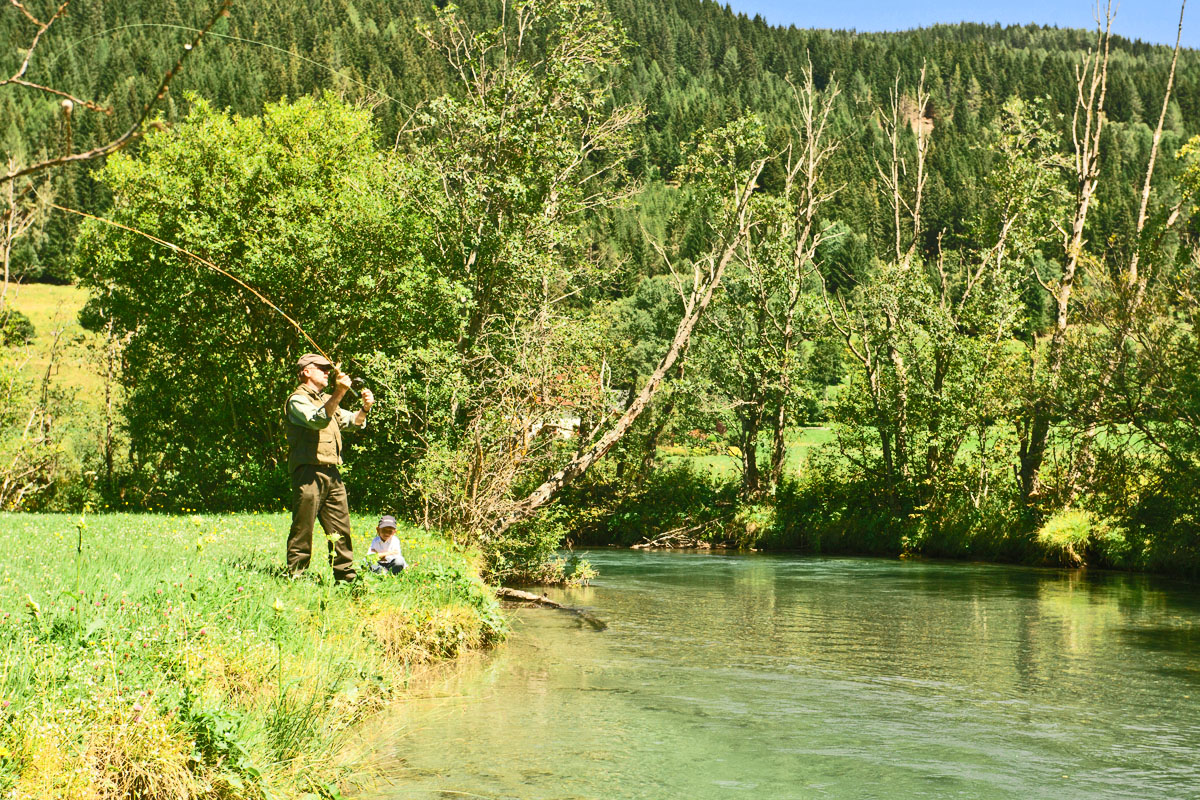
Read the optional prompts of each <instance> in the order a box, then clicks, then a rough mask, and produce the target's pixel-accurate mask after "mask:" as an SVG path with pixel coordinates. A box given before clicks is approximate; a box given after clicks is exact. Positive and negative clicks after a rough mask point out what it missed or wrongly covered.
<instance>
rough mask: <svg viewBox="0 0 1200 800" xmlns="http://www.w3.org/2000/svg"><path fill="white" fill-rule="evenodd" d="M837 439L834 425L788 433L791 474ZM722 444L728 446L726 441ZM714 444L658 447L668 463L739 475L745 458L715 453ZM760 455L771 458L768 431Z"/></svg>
mask: <svg viewBox="0 0 1200 800" xmlns="http://www.w3.org/2000/svg"><path fill="white" fill-rule="evenodd" d="M833 439H834V433H833V430H832V429H830V428H796V429H794V430H790V431H789V433H788V437H787V456H786V457H785V458H784V469H785V471H786V472H787V474H788V475H789V476H791V477H795V476H796V475H797V474H798V473H799V471H800V470H801V469H802V468H803V467H804V464H805V463H806V462H807V460H808V454H809V453H810V452H811V451H812V450H813V448H816V447H819V446H820V445H823V444H828V443H829V442H832V441H833ZM721 447H723V448H725V449H727V447H726V446H725V445H721ZM711 449H712V448H711V446H701V447H686V446H683V445H663V446H662V447H660V448H659V449H658V455H659V458H660V459H662V461H663V462H664V463H665V464H667V465H668V466H674V465H677V464H686V465H687V466H689V467H690V468H691V469H692V470H693V471H695V472H697V473H700V474H702V475H707V476H709V477H713V478H719V479H722V480H730V479H733V478H736V477H737V476H738V475H739V474H740V470H741V462H740V460H739V458H738V457H737V456H734V455H732V454H730V453H728V452H726V453H713V452H711ZM758 451H759V452H758V458H759V461H760V462H762V463H767V462H769V461H770V459H771V444H770V442H769V441H767V437H766V436H765V435H764V437H763V441H762V442H761V443H760V444H759V446H758Z"/></svg>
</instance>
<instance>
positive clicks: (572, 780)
mask: <svg viewBox="0 0 1200 800" xmlns="http://www.w3.org/2000/svg"><path fill="white" fill-rule="evenodd" d="M588 558H589V559H590V560H592V561H593V563H594V564H596V565H597V566H598V567H599V568H600V571H601V577H600V579H599V580H598V581H597V582H596V585H595V586H593V587H590V588H586V589H580V590H574V591H562V592H557V593H552V595H553V596H555V597H557V598H559V599H562V600H563V601H564V602H568V603H573V604H577V605H581V606H585V607H587V608H589V609H591V610H592V611H593V613H594V614H595V615H596V616H597V617H600V618H602V619H604V620H605V621H607V622H608V624H609V627H608V629H607V630H605V631H603V632H598V631H596V630H593V629H592V628H591V627H590V626H588V625H586V624H583V623H581V622H580V620H578V619H577V618H576V617H573V616H571V615H569V614H566V613H563V612H560V611H553V610H540V609H530V610H521V611H517V612H515V617H516V622H515V626H516V631H515V634H514V635H513V636H512V638H511V640H510V641H509V642H508V643H507V644H505V645H504V646H503V647H502V648H500V649H499V650H498V651H497V652H495V653H493V654H491V655H489V656H487V657H486V658H482V659H480V660H479V661H478V662H477V663H475V664H474V665H472V666H468V667H467V668H465V669H462V670H459V671H458V672H457V673H456V674H455V675H454V676H452V677H450V678H448V679H446V680H445V681H441V682H436V683H432V684H430V686H429V687H427V688H426V689H425V690H424V691H423V692H422V694H423V696H422V697H420V698H419V699H417V700H415V701H412V702H407V703H405V704H403V705H402V707H401V708H399V709H398V711H397V712H396V713H397V714H398V715H399V717H398V719H397V720H396V721H397V722H398V723H399V724H400V726H401V727H402V728H403V729H404V730H405V731H406V733H405V734H404V735H403V736H401V737H400V738H398V739H397V740H396V742H395V746H394V753H393V754H392V759H393V763H394V764H395V765H397V770H396V773H395V775H396V780H397V782H396V784H395V785H394V786H393V787H392V788H391V789H390V790H389V792H390V794H388V795H387V796H388V797H394V798H461V797H484V798H520V799H521V800H540V799H542V798H546V799H547V800H549V798H554V799H555V800H562V799H563V798H596V799H597V800H601V799H603V800H613V799H615V798H656V799H657V798H737V797H747V798H909V797H932V798H951V797H962V798H1055V800H1059V799H1061V798H1155V799H1157V798H1197V797H1200V592H1197V588H1200V587H1197V586H1196V585H1195V584H1189V583H1183V582H1171V581H1166V580H1156V579H1151V578H1146V577H1144V576H1129V575H1107V574H1105V575H1100V574H1081V573H1075V572H1060V571H1053V570H1033V569H1023V568H1012V567H1003V566H985V565H971V564H953V563H951V564H946V563H929V562H912V561H888V560H877V559H836V558H793V557H775V556H754V555H751V556H720V555H705V554H680V553H641V552H630V551H593V552H590V553H589V554H588Z"/></svg>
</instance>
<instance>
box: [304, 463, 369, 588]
mask: <svg viewBox="0 0 1200 800" xmlns="http://www.w3.org/2000/svg"><path fill="white" fill-rule="evenodd" d="M317 518H320V520H321V527H322V528H324V529H325V534H326V536H327V537H328V540H329V562H330V563H331V564H333V578H334V580H338V581H351V580H354V578H355V572H354V547H353V545H352V544H351V541H350V506H349V504H348V503H347V500H346V486H345V484H343V483H342V476H341V473H339V472H338V468H337V467H334V466H326V465H320V466H318V465H316V464H301V465H300V466H298V467H296V469H295V471H293V472H292V530H291V533H289V534H288V543H287V565H288V572H289V573H291V575H292V577H297V576H299V575H300V574H301V573H302V572H304V570H306V569H308V562H309V560H310V559H311V558H312V537H313V522H314V521H315V520H316V519H317Z"/></svg>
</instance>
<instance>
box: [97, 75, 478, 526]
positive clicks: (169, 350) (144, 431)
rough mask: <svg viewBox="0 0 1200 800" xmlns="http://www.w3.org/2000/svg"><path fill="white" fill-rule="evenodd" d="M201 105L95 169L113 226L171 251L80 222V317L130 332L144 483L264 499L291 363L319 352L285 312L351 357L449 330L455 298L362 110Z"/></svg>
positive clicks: (166, 492)
mask: <svg viewBox="0 0 1200 800" xmlns="http://www.w3.org/2000/svg"><path fill="white" fill-rule="evenodd" d="M193 109H194V110H193V112H192V114H191V115H190V116H189V117H188V120H187V121H186V122H185V123H184V124H182V125H180V126H177V127H175V128H172V129H170V130H165V131H162V132H155V133H153V134H151V135H150V136H148V137H147V138H146V140H145V142H144V145H143V147H142V148H141V151H140V153H139V154H138V156H137V157H136V158H134V157H130V156H127V155H123V154H122V155H118V156H116V157H113V158H111V159H109V162H108V164H107V165H106V166H105V168H104V170H103V171H102V172H101V173H100V179H101V180H102V182H103V183H104V185H105V186H106V187H107V188H108V189H109V190H110V191H111V192H112V194H113V198H114V204H113V209H112V212H111V214H110V216H111V219H112V221H113V222H115V223H117V225H120V226H128V228H132V229H135V230H136V231H139V232H144V233H146V234H150V235H151V236H153V237H155V238H157V239H158V240H160V241H161V242H169V243H170V245H163V244H161V243H160V242H156V241H154V240H152V239H151V238H148V237H147V236H143V235H140V234H139V233H135V232H131V231H130V230H127V229H126V228H123V227H117V226H115V225H108V224H103V223H100V222H89V223H88V224H87V225H85V229H84V234H83V237H82V239H81V242H80V250H79V264H78V269H79V273H80V275H81V276H82V280H83V282H84V284H85V285H86V286H88V287H89V288H91V289H93V295H92V299H91V300H90V301H89V304H88V307H87V308H86V309H85V312H84V321H85V322H86V323H89V324H90V325H91V326H92V327H93V328H97V329H98V328H100V327H103V326H104V325H106V324H107V321H108V320H111V321H112V323H113V325H114V328H115V333H116V334H117V336H118V337H128V344H127V345H126V347H125V349H124V355H123V358H124V376H125V382H126V389H127V392H128V399H127V402H126V404H125V408H124V412H125V417H126V420H127V426H128V431H129V437H130V445H131V449H132V456H133V462H134V463H135V464H136V465H137V466H138V467H139V468H140V470H141V472H142V475H141V480H142V482H143V486H144V488H145V489H146V490H147V491H149V492H152V493H153V496H154V497H156V498H163V499H165V500H166V501H167V502H168V503H169V504H171V505H181V504H183V505H186V504H191V503H194V504H197V505H204V506H206V507H210V508H231V507H245V506H247V505H267V504H270V505H274V503H275V502H277V500H278V498H279V497H280V496H281V495H282V493H283V490H284V487H285V483H286V481H285V478H286V475H285V472H284V467H283V455H284V453H283V431H282V411H281V405H280V404H281V403H282V399H283V398H284V397H285V396H286V393H287V391H288V389H289V387H290V386H291V385H293V384H294V382H295V376H294V375H292V374H291V364H292V363H294V361H295V358H296V357H297V356H298V355H299V354H300V353H302V352H305V351H307V350H311V349H312V348H313V346H314V345H313V343H312V342H310V341H308V340H306V337H305V335H303V334H301V332H300V330H298V329H297V328H294V327H292V325H290V324H289V323H288V322H287V320H286V319H285V317H284V316H283V314H281V313H280V311H283V312H284V313H286V314H288V315H290V316H291V317H293V318H294V319H295V320H296V321H297V322H298V323H299V327H300V329H302V330H303V331H304V332H306V334H307V335H308V336H311V337H312V339H313V341H315V342H316V343H317V345H318V346H320V347H321V348H322V349H325V350H326V351H328V352H329V353H331V354H332V355H334V356H335V357H337V358H339V360H342V361H344V362H346V363H347V365H348V366H349V368H351V369H353V368H354V365H356V364H358V363H361V360H362V359H364V358H365V357H366V356H367V355H368V354H373V353H376V352H384V353H387V352H396V351H399V350H403V349H407V348H415V347H418V346H419V343H420V342H422V341H426V340H429V339H432V338H437V337H439V336H440V337H442V338H445V337H448V336H452V335H453V332H454V331H455V329H456V328H455V325H456V323H455V320H454V318H453V315H452V313H451V310H452V308H453V307H454V302H455V298H456V296H457V294H456V291H455V287H454V286H453V284H451V283H450V282H447V281H446V280H445V279H444V278H443V277H442V276H440V275H438V274H437V273H435V272H434V271H433V270H432V269H431V268H430V267H429V265H428V264H427V262H426V261H425V259H424V257H423V255H422V253H421V252H420V248H419V246H418V245H419V244H420V239H419V236H420V231H421V226H422V224H423V223H422V219H421V217H420V215H419V214H418V213H417V210H416V208H415V207H414V204H413V200H412V197H411V196H405V195H403V194H400V193H398V192H397V191H396V189H397V187H404V186H412V185H413V184H414V183H416V182H417V181H419V180H421V179H422V176H420V175H416V174H414V173H412V172H411V171H407V170H406V166H405V163H404V162H402V161H399V160H394V159H389V158H386V157H385V155H384V154H382V153H380V152H379V151H378V150H377V149H376V147H375V144H374V143H375V136H376V134H375V129H374V128H373V126H372V124H371V120H370V115H369V113H367V112H365V111H360V110H355V109H352V108H350V107H349V106H346V105H345V104H343V103H341V102H339V101H336V100H333V99H330V98H325V99H321V100H315V99H312V98H306V99H303V100H300V101H297V102H296V103H294V104H286V103H281V104H276V105H272V106H268V107H267V109H266V111H265V113H264V115H263V116H262V117H261V118H245V117H238V116H235V115H232V114H229V113H223V112H218V111H216V110H214V109H212V108H211V107H210V106H209V105H208V104H207V103H205V102H204V101H202V100H199V99H198V98H195V99H193ZM185 252H186V253H190V254H195V255H196V256H198V257H199V258H202V259H204V260H207V261H209V262H211V263H212V264H213V265H215V266H217V267H219V268H221V269H223V270H225V271H227V272H228V273H231V274H232V275H234V276H236V277H237V278H238V279H240V281H242V282H244V283H245V284H246V285H248V286H251V287H254V289H256V290H257V291H258V292H260V293H261V294H262V295H264V296H265V297H267V298H269V299H270V301H271V302H273V303H274V304H275V305H276V306H277V307H278V309H279V310H276V309H275V308H272V307H271V306H269V305H268V304H267V303H265V302H263V301H262V300H261V299H260V298H259V297H258V296H256V295H255V294H254V293H252V292H251V291H249V290H248V289H247V288H246V287H245V286H243V285H240V284H238V283H235V282H234V281H232V280H231V279H230V278H229V277H227V276H226V275H223V274H219V273H218V272H216V271H214V270H213V269H210V268H208V267H207V266H205V265H204V264H202V263H201V262H200V261H199V259H197V258H193V257H191V256H190V255H185ZM358 466H359V468H360V469H362V470H363V472H364V473H365V474H370V471H371V465H370V464H362V463H361V462H360V463H359V464H358ZM376 466H377V465H376ZM160 502H161V501H160Z"/></svg>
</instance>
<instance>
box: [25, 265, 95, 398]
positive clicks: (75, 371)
mask: <svg viewBox="0 0 1200 800" xmlns="http://www.w3.org/2000/svg"><path fill="white" fill-rule="evenodd" d="M87 295H88V293H87V290H86V289H81V288H80V287H78V286H52V285H50V284H45V283H29V284H12V285H10V286H9V287H8V296H7V298H6V302H8V303H11V304H12V307H13V308H15V309H17V310H18V311H20V312H21V313H22V314H24V315H25V316H27V317H29V320H30V321H31V322H32V323H33V326H34V328H35V329H36V331H37V336H36V338H35V339H34V342H33V344H32V345H30V348H29V353H28V355H29V360H28V362H27V363H26V365H25V371H26V372H27V373H28V374H29V375H30V376H31V377H36V378H38V379H40V378H41V377H42V376H43V375H44V374H45V372H46V365H47V364H48V363H49V354H50V348H51V346H52V345H53V343H54V336H55V331H58V330H61V331H62V336H61V337H60V339H59V348H60V349H59V353H58V358H57V359H56V361H57V363H56V366H55V369H54V372H53V373H52V374H51V379H52V380H53V381H54V383H55V385H58V386H61V387H63V388H66V389H78V390H80V391H78V393H77V394H78V399H79V400H80V401H81V402H83V403H84V404H85V405H89V406H96V405H99V404H100V403H102V402H103V398H102V397H100V396H99V395H100V390H101V388H102V385H103V381H102V380H101V377H100V376H101V374H102V373H101V372H100V370H101V364H100V362H99V360H98V358H99V356H100V353H99V352H94V351H93V349H92V346H93V345H95V344H96V343H97V342H98V341H99V340H100V337H98V336H96V335H95V334H92V333H88V332H87V331H85V330H84V329H83V328H82V327H80V325H79V311H80V309H82V308H83V304H84V303H85V302H86V301H87Z"/></svg>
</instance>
